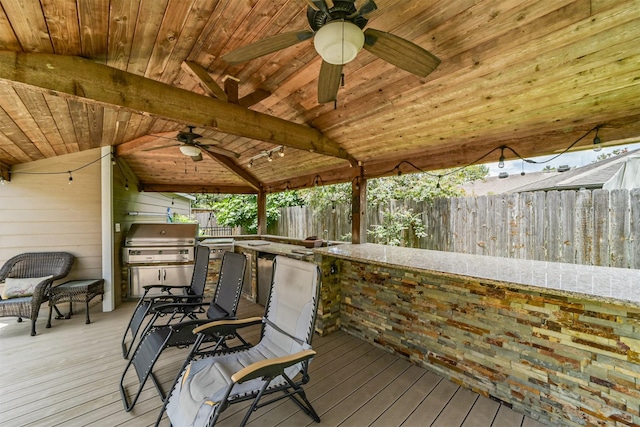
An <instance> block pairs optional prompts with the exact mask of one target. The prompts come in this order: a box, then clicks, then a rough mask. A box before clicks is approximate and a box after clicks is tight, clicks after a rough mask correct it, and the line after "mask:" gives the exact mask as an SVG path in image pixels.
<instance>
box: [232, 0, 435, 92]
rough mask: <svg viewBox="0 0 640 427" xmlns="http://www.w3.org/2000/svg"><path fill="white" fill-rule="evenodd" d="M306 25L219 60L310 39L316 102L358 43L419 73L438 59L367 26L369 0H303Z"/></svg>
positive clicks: (333, 86) (241, 58) (336, 83)
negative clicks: (316, 61)
mask: <svg viewBox="0 0 640 427" xmlns="http://www.w3.org/2000/svg"><path fill="white" fill-rule="evenodd" d="M307 3H308V4H309V7H308V8H307V21H308V22H309V26H310V27H311V31H309V30H301V31H292V32H287V33H282V34H277V35H274V36H271V37H267V38H264V39H262V40H259V41H257V42H255V43H251V44H249V45H246V46H243V47H241V48H238V49H235V50H233V51H231V52H229V53H226V54H225V55H222V59H223V60H225V61H226V62H228V63H230V64H232V65H235V64H239V63H242V62H246V61H249V60H252V59H255V58H258V57H260V56H263V55H267V54H269V53H273V52H276V51H278V50H281V49H284V48H287V47H290V46H293V45H295V44H298V43H300V42H303V41H305V40H309V39H311V38H313V39H314V40H313V43H314V46H315V49H316V51H317V52H318V54H320V56H321V57H322V66H321V68H320V76H319V78H318V102H320V103H324V102H331V101H335V100H336V95H337V93H338V89H339V87H340V82H341V80H342V66H343V65H344V64H346V63H348V62H350V61H352V60H353V59H355V57H356V55H357V54H358V52H359V51H360V50H361V49H362V48H363V47H364V48H365V49H366V50H368V51H369V52H371V53H372V54H374V55H376V56H377V57H378V58H380V59H382V60H384V61H386V62H389V63H390V64H393V65H395V66H396V67H399V68H402V69H403V70H405V71H408V72H410V73H412V74H415V75H418V76H420V77H426V76H427V75H429V74H430V73H431V72H433V71H434V70H435V69H436V68H437V67H438V65H439V64H440V59H438V58H437V57H436V56H435V55H433V54H432V53H430V52H428V51H427V50H425V49H423V48H422V47H420V46H418V45H416V44H415V43H412V42H410V41H408V40H405V39H403V38H401V37H398V36H394V35H393V34H390V33H386V32H384V31H379V30H374V29H373V28H368V29H366V30H364V31H363V28H364V27H365V25H366V24H367V22H368V20H367V18H365V16H366V15H368V14H369V13H371V12H373V11H374V10H376V9H377V6H376V4H375V3H374V2H373V0H368V1H366V2H365V3H364V4H363V5H362V6H361V7H360V8H359V9H357V8H356V5H355V0H334V1H333V6H332V7H331V8H329V6H328V5H327V2H326V0H307Z"/></svg>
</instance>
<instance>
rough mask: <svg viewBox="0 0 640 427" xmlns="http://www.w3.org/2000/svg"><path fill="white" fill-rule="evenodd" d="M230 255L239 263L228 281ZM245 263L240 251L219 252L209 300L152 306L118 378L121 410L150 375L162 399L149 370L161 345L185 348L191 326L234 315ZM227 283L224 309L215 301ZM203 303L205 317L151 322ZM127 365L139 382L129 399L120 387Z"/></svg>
mask: <svg viewBox="0 0 640 427" xmlns="http://www.w3.org/2000/svg"><path fill="white" fill-rule="evenodd" d="M233 258H236V260H235V262H238V263H240V264H241V266H240V267H239V268H238V270H239V275H238V278H237V280H235V279H236V278H235V277H234V276H232V277H231V280H233V282H229V281H228V280H227V278H228V276H229V274H233V273H230V272H229V271H228V270H227V271H225V265H229V266H230V267H227V268H233V267H236V266H235V265H233V264H226V263H233V262H234V259H233ZM240 259H242V261H240ZM246 264H247V258H246V256H245V255H243V254H239V253H233V252H226V253H225V254H224V255H223V258H222V263H221V264H220V274H219V275H218V284H217V286H216V291H215V294H214V296H213V298H212V300H211V302H210V303H205V302H199V303H170V304H161V305H157V306H155V307H154V311H155V313H154V315H153V318H152V319H151V320H150V322H149V325H150V326H149V327H148V328H147V330H146V332H145V333H144V334H143V335H142V337H141V338H140V341H139V342H138V345H137V347H136V349H135V351H134V352H133V356H132V357H131V359H129V361H128V363H127V366H126V367H125V369H124V372H123V373H122V377H121V379H120V385H119V387H120V395H121V397H122V403H123V405H124V409H125V411H127V412H129V411H131V410H132V409H133V407H134V406H135V404H136V402H137V401H138V398H139V397H140V394H141V393H142V388H143V387H144V385H145V383H146V381H147V379H148V378H151V381H152V382H153V384H154V385H155V387H156V389H157V391H158V394H159V395H160V397H161V398H162V399H163V400H164V398H165V392H164V390H163V389H162V387H161V385H160V383H159V381H158V380H157V378H156V376H155V374H154V373H153V367H154V366H155V364H156V362H157V361H158V359H159V357H160V354H161V353H162V352H163V351H164V349H165V348H168V347H185V348H187V347H189V346H190V345H191V344H194V343H195V342H196V335H194V334H193V333H192V331H193V329H194V328H195V327H197V326H200V325H203V324H206V323H209V322H211V321H215V320H222V319H235V318H236V317H235V316H236V311H237V309H238V303H239V301H240V295H241V293H242V285H243V283H244V273H245V268H246ZM231 285H233V286H234V287H235V289H234V293H233V298H234V300H233V303H232V304H231V307H228V308H229V310H230V311H227V310H225V309H224V308H222V307H221V306H220V305H218V303H217V302H218V301H219V300H220V296H221V294H222V292H223V291H225V290H227V291H228V289H222V288H223V286H227V287H231ZM206 306H209V310H208V311H207V318H206V319H195V320H188V321H184V322H179V323H172V324H167V325H165V324H163V325H156V324H155V321H156V320H157V319H158V317H159V316H160V315H161V314H162V313H175V312H176V311H177V310H184V309H185V308H186V307H189V308H190V309H195V308H200V307H206ZM184 311H187V310H184ZM234 337H235V338H238V339H239V340H240V341H241V342H242V345H243V346H250V344H249V343H248V342H246V341H245V340H244V339H243V338H242V337H241V336H240V335H238V334H236V335H235V336H234ZM225 338H227V339H230V338H232V337H231V336H227V337H225ZM217 339H218V337H215V338H212V340H216V341H217ZM138 359H140V360H138ZM131 366H133V367H134V369H135V371H136V374H137V375H138V380H139V382H140V385H139V388H138V391H137V392H136V394H135V396H134V397H133V399H130V398H129V396H128V394H127V392H126V390H125V387H124V381H125V376H126V374H127V372H128V371H129V368H130V367H131Z"/></svg>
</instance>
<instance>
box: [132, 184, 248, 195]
mask: <svg viewBox="0 0 640 427" xmlns="http://www.w3.org/2000/svg"><path fill="white" fill-rule="evenodd" d="M138 187H139V188H140V191H146V192H150V193H202V194H256V190H255V189H254V188H253V187H250V186H248V185H247V186H236V185H184V184H146V183H140V184H138Z"/></svg>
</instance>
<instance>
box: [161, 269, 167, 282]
mask: <svg viewBox="0 0 640 427" xmlns="http://www.w3.org/2000/svg"><path fill="white" fill-rule="evenodd" d="M162 273H163V275H162V281H166V280H167V270H164V269H163V270H162Z"/></svg>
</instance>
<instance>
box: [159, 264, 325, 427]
mask: <svg viewBox="0 0 640 427" xmlns="http://www.w3.org/2000/svg"><path fill="white" fill-rule="evenodd" d="M319 291H320V271H319V269H318V267H317V266H316V265H314V264H311V263H307V262H303V261H298V260H294V259H290V258H285V257H282V256H278V257H276V259H275V262H274V271H273V279H272V286H271V292H270V294H269V299H268V300H267V305H266V311H265V316H264V317H263V318H262V319H261V318H255V317H254V318H250V319H246V320H244V321H243V320H236V321H218V322H212V323H209V324H207V325H203V326H200V327H198V328H196V329H195V330H194V332H198V341H196V344H194V346H193V347H192V350H191V352H190V353H189V357H188V358H187V362H185V364H184V367H183V369H182V371H181V373H180V374H179V375H178V378H176V380H175V382H174V385H173V387H172V389H171V391H170V393H169V394H168V395H167V398H166V399H165V402H164V406H163V408H162V410H161V411H160V414H159V416H158V419H157V421H156V426H158V425H159V424H160V421H161V419H162V416H163V414H164V412H165V411H166V412H167V415H168V417H169V420H170V421H171V424H172V425H173V426H176V427H177V426H198V427H199V426H213V425H215V423H216V421H217V420H218V418H219V416H220V414H221V413H222V412H223V411H224V410H225V409H227V408H228V407H229V405H231V404H234V403H239V402H243V401H247V400H252V401H253V402H252V404H251V406H250V407H249V408H248V410H247V412H246V414H245V416H244V419H243V421H242V424H241V425H242V426H244V425H245V424H246V422H247V421H248V419H249V417H250V416H251V413H252V412H254V411H255V410H257V409H258V408H261V407H262V406H265V405H268V404H269V403H272V402H275V401H277V400H280V399H283V398H286V397H289V398H291V399H292V400H293V401H294V402H295V403H296V404H297V405H298V406H299V407H300V408H301V409H302V410H303V411H304V412H305V413H306V414H307V415H309V416H310V417H311V418H312V419H313V420H314V421H316V422H320V418H319V416H318V414H317V413H316V412H315V410H314V409H313V407H312V406H311V403H310V402H309V400H308V399H307V398H306V396H305V393H304V390H303V388H302V385H304V384H306V383H307V382H309V375H308V365H309V361H310V360H311V358H312V357H313V356H314V355H315V352H314V351H313V350H312V349H311V338H312V336H313V331H314V324H315V318H316V311H317V305H318V298H319ZM260 323H261V324H262V333H261V339H260V342H259V343H258V344H256V345H255V346H253V347H251V348H248V349H243V350H240V351H228V352H224V353H222V354H216V355H213V356H211V355H209V354H207V355H204V356H203V357H200V356H199V353H198V346H199V342H200V340H202V339H203V336H204V335H205V334H215V335H218V336H224V335H225V334H227V333H231V332H235V331H236V330H237V329H239V328H242V327H245V326H250V325H256V324H260ZM274 393H275V394H276V395H275V396H271V397H267V398H266V399H265V401H261V400H262V399H263V398H265V397H266V396H268V395H271V394H274Z"/></svg>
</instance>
